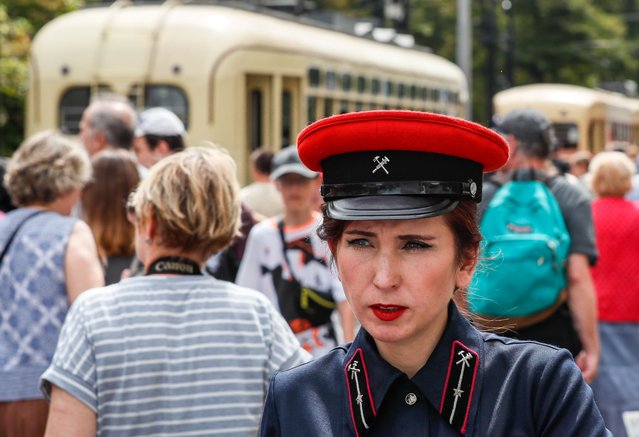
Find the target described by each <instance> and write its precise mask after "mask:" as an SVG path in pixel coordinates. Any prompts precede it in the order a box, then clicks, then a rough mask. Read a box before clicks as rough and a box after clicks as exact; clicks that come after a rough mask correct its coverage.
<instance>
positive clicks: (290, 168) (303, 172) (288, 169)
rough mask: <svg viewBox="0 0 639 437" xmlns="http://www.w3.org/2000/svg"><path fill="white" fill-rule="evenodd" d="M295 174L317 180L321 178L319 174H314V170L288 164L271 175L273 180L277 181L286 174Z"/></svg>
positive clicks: (300, 165)
mask: <svg viewBox="0 0 639 437" xmlns="http://www.w3.org/2000/svg"><path fill="white" fill-rule="evenodd" d="M289 173H294V174H298V175H300V176H304V177H305V178H309V179H315V178H316V177H317V176H319V173H316V172H314V171H313V170H309V169H308V168H306V167H305V166H303V165H302V164H288V165H283V166H281V167H279V168H277V169H276V170H274V171H273V172H272V173H271V180H275V179H277V178H279V177H281V176H284V175H285V174H289Z"/></svg>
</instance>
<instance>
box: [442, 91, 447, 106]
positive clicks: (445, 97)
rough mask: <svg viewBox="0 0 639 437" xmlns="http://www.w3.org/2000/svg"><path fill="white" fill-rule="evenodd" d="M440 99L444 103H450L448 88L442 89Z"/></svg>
mask: <svg viewBox="0 0 639 437" xmlns="http://www.w3.org/2000/svg"><path fill="white" fill-rule="evenodd" d="M440 99H441V101H442V102H444V103H448V90H442V91H441V94H440Z"/></svg>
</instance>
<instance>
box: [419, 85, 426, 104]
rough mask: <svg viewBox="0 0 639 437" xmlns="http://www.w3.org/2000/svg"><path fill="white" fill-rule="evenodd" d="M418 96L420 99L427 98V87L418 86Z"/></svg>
mask: <svg viewBox="0 0 639 437" xmlns="http://www.w3.org/2000/svg"><path fill="white" fill-rule="evenodd" d="M419 98H420V100H424V101H426V100H428V88H426V87H421V88H419Z"/></svg>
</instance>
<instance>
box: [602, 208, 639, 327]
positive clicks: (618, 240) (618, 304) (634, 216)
mask: <svg viewBox="0 0 639 437" xmlns="http://www.w3.org/2000/svg"><path fill="white" fill-rule="evenodd" d="M592 212H593V218H594V224H595V238H596V240H597V248H598V249H599V260H598V261H597V265H596V266H594V267H593V268H592V269H591V272H592V277H593V280H594V282H595V289H596V291H597V300H598V302H599V320H603V321H607V322H639V202H633V201H629V200H625V199H622V198H618V197H604V198H601V199H597V200H595V201H593V204H592Z"/></svg>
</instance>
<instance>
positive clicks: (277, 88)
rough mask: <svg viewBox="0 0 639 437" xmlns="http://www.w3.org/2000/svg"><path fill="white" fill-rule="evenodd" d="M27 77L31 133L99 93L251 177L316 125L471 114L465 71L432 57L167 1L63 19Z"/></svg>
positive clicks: (243, 11)
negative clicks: (166, 114) (260, 158)
mask: <svg viewBox="0 0 639 437" xmlns="http://www.w3.org/2000/svg"><path fill="white" fill-rule="evenodd" d="M30 80H31V82H30V89H29V93H28V98H27V113H26V130H27V132H26V133H27V134H31V133H33V132H35V131H39V130H42V129H48V128H59V129H61V130H62V131H63V132H66V133H68V134H75V133H77V132H78V122H79V120H80V117H81V114H82V110H83V109H84V108H85V107H86V106H87V105H88V103H89V101H90V99H91V97H92V96H94V95H96V94H98V93H102V92H107V91H109V92H116V93H119V94H122V95H125V96H128V97H129V99H130V100H131V102H132V103H133V104H134V106H135V107H136V109H137V110H138V111H141V110H143V109H145V108H147V107H152V106H164V107H167V108H169V109H171V110H173V111H174V112H176V113H177V114H178V115H179V116H180V117H181V118H182V119H183V120H184V122H185V123H186V126H187V130H188V143H189V144H196V143H199V142H201V141H212V142H215V143H217V144H220V145H222V146H224V147H226V148H228V149H229V150H230V152H231V154H232V155H233V156H234V158H235V159H236V161H237V162H238V167H239V175H240V177H241V179H242V180H243V181H246V178H247V168H246V167H247V165H246V163H247V160H248V155H249V153H250V152H251V150H252V149H254V148H256V147H259V146H266V147H268V148H271V149H273V150H277V149H279V148H280V147H282V146H284V145H288V144H291V143H293V142H294V141H295V138H296V136H297V133H298V132H299V131H301V129H302V128H304V127H305V126H306V125H307V124H308V123H309V122H312V121H314V120H316V119H318V118H322V117H324V116H328V115H332V114H338V113H342V112H347V111H358V110H366V109H382V108H406V109H419V110H427V111H432V112H438V113H443V114H448V115H455V116H463V115H464V113H463V111H464V105H465V102H466V101H467V99H468V91H467V84H466V79H465V76H464V74H463V72H462V71H461V69H460V68H459V67H457V66H456V65H455V64H453V63H452V62H449V61H447V60H446V59H444V58H442V57H439V56H436V55H433V54H431V53H429V52H427V51H425V50H418V49H407V48H402V47H399V46H397V45H394V44H385V43H380V42H377V41H374V40H372V39H371V38H365V37H358V36H355V35H352V34H348V33H344V32H338V31H335V30H331V29H328V28H326V27H321V26H317V25H311V24H309V23H308V22H304V21H303V20H300V19H294V18H292V17H289V16H284V15H282V14H273V13H266V12H264V11H259V12H258V11H257V10H251V9H250V8H246V7H244V8H239V7H231V6H226V5H224V4H180V2H176V1H170V0H169V1H166V2H165V3H163V4H157V5H133V4H131V3H129V2H121V1H118V2H116V3H115V4H113V5H111V6H110V7H95V8H88V9H83V10H80V11H76V12H72V13H69V14H66V15H63V16H61V17H58V18H57V19H55V20H53V21H51V22H50V23H48V24H47V25H46V26H45V27H43V28H42V30H41V31H40V32H39V33H38V34H37V35H36V37H35V39H34V42H33V46H32V53H31V79H30Z"/></svg>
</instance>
